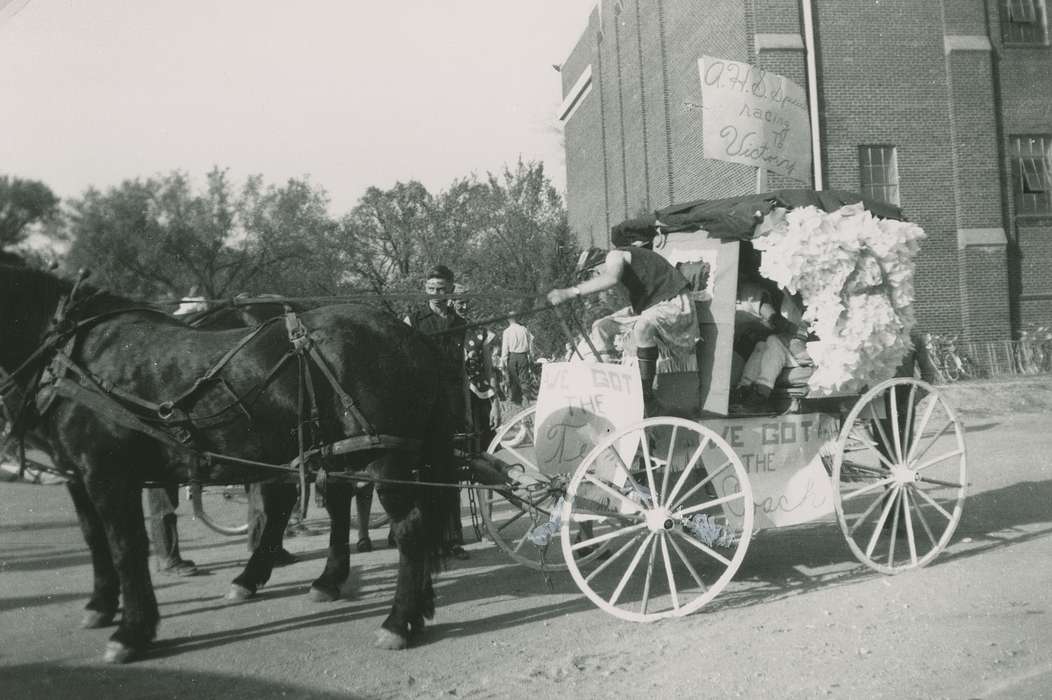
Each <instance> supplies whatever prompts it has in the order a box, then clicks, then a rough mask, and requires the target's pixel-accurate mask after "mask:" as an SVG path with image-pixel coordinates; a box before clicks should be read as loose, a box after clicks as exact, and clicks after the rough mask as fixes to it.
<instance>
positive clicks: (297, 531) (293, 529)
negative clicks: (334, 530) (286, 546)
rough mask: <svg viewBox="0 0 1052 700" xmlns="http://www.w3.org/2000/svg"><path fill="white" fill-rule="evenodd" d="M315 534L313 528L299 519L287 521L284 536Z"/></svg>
mask: <svg viewBox="0 0 1052 700" xmlns="http://www.w3.org/2000/svg"><path fill="white" fill-rule="evenodd" d="M317 534H318V533H317V532H316V531H315V530H314V529H312V528H309V527H307V526H306V525H304V524H303V523H302V522H300V521H297V522H295V523H289V524H288V526H287V527H286V528H285V537H309V536H311V535H317Z"/></svg>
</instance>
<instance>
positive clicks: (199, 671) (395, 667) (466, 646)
mask: <svg viewBox="0 0 1052 700" xmlns="http://www.w3.org/2000/svg"><path fill="white" fill-rule="evenodd" d="M1048 384H1049V383H1048V382H1046V383H1044V384H1041V385H1040V386H1038V388H1037V389H1034V388H1033V387H1032V386H1031V388H1030V389H1027V388H1026V387H1027V386H1029V385H1027V384H1026V383H1021V384H1019V385H1018V386H1009V387H1008V388H1007V389H1006V388H1003V386H1002V387H999V388H996V389H992V388H990V387H989V386H985V387H984V386H979V387H978V388H976V387H965V388H963V389H958V390H956V394H955V396H956V400H957V404H958V405H959V406H960V407H961V409H962V410H963V413H964V418H965V423H966V425H967V427H968V434H967V439H968V449H969V460H968V461H969V475H970V479H971V482H972V489H971V492H970V498H969V500H968V502H967V504H966V506H965V511H964V517H963V520H962V522H961V525H960V527H959V529H958V532H957V535H956V536H955V538H954V541H953V543H952V544H951V546H950V547H949V549H948V550H947V551H946V552H945V553H943V555H942V556H941V557H940V558H939V559H937V560H936V561H935V563H934V564H932V565H931V566H929V567H927V568H924V569H921V570H919V571H914V572H911V573H907V574H904V575H901V576H897V577H890V578H889V577H884V576H881V575H879V574H876V573H873V572H871V571H869V570H868V569H864V568H862V567H861V566H860V565H859V564H857V563H856V562H855V561H854V560H853V559H852V558H851V555H850V552H849V550H848V549H847V547H846V545H845V544H844V543H843V541H842V539H841V535H840V532H839V530H838V529H837V528H836V527H835V526H834V525H832V524H830V525H812V526H804V527H796V528H791V529H786V530H777V531H770V532H765V533H762V534H761V535H760V536H758V537H757V538H756V539H755V541H754V542H753V543H752V545H751V546H750V548H749V553H748V556H747V557H746V560H745V563H744V565H743V566H742V568H741V570H740V571H739V572H738V575H737V577H736V579H735V580H734V581H733V582H732V583H731V584H730V585H729V586H728V588H727V589H726V590H725V591H724V592H723V593H722V594H721V595H720V596H719V597H718V598H717V599H716V600H715V601H713V603H712V604H711V605H710V606H708V607H706V608H705V609H703V610H702V611H701V612H699V613H697V614H695V615H693V616H690V617H688V618H685V619H680V620H673V621H665V622H661V623H657V624H652V625H638V624H632V623H627V622H621V621H619V620H616V619H614V618H612V617H609V616H608V615H606V614H604V613H602V612H600V611H599V610H597V609H595V608H593V607H592V606H591V604H590V603H588V601H587V600H585V599H584V598H583V597H582V596H581V595H580V593H579V592H578V591H577V589H576V588H575V587H574V586H573V583H572V582H571V581H570V579H569V577H568V576H567V575H558V576H555V577H553V579H552V581H551V587H550V588H549V586H548V585H547V584H546V582H545V579H544V577H543V576H541V575H540V574H538V573H536V572H533V571H529V570H526V569H522V568H519V567H516V566H513V565H512V564H510V563H509V562H508V560H507V559H505V558H504V557H503V556H501V555H500V553H499V552H498V551H497V550H496V549H495V548H494V547H493V546H492V545H489V544H488V543H476V544H472V545H470V546H469V547H468V549H469V551H470V552H471V555H472V558H471V559H470V560H468V561H464V562H455V563H453V564H452V565H451V568H450V570H449V571H448V572H446V573H445V574H444V575H443V576H442V577H441V579H440V581H439V585H438V592H439V611H438V615H437V617H436V619H435V620H434V624H433V625H432V626H431V627H429V629H428V631H427V632H426V635H425V638H424V639H423V640H422V643H421V644H420V645H419V646H417V647H415V648H413V649H411V650H409V651H406V652H382V651H377V650H374V649H372V648H371V646H370V645H371V640H372V632H373V630H374V629H375V628H376V627H377V626H378V625H379V623H380V621H381V620H382V619H383V616H384V614H385V611H386V607H387V601H388V599H389V596H390V593H391V589H392V585H393V574H394V569H393V566H392V563H393V553H392V552H391V550H388V549H386V548H382V549H378V550H377V551H375V552H373V553H371V554H368V555H358V556H357V557H356V563H357V564H358V565H359V566H360V587H359V593H358V596H357V597H356V598H354V599H351V600H344V601H339V602H336V603H331V604H317V603H311V602H310V601H308V600H307V598H306V596H305V595H304V594H305V592H306V589H307V586H308V585H309V583H310V581H311V580H312V579H313V578H314V577H315V576H316V575H317V574H318V573H319V572H320V570H321V566H322V560H321V557H322V556H323V551H324V546H325V542H326V537H325V536H324V535H317V536H313V537H299V538H295V539H290V540H288V541H287V545H288V548H289V549H290V550H291V551H293V552H294V553H297V554H299V555H301V556H302V557H303V561H302V562H301V563H299V564H295V565H293V566H290V567H287V568H284V569H278V570H276V572H275V575H274V577H273V579H272V580H271V582H270V584H269V585H268V586H267V587H266V588H264V589H263V591H262V595H261V596H260V597H259V598H258V599H256V600H255V601H252V602H249V603H245V604H242V605H236V606H227V605H224V604H223V603H222V601H221V600H220V596H221V595H222V594H223V593H224V592H225V589H226V586H227V583H228V582H229V580H230V579H231V578H232V577H233V576H234V575H235V574H236V573H237V572H238V571H239V567H240V565H241V564H242V563H243V561H244V558H245V554H246V553H245V551H244V543H243V541H241V540H237V539H230V538H223V537H220V536H218V535H215V534H213V533H211V532H210V531H208V530H206V529H205V528H204V527H202V526H201V525H200V523H196V522H194V521H193V520H192V519H191V518H190V517H189V516H188V515H187V514H186V513H184V514H183V517H182V518H181V519H180V525H181V530H182V534H183V547H184V555H185V556H189V557H191V558H193V559H194V560H196V561H197V562H198V564H200V565H202V566H203V568H204V569H205V571H206V572H207V573H206V575H203V576H198V577H195V578H186V579H172V578H162V577H160V576H159V575H156V576H155V579H154V580H155V584H156V585H157V596H158V599H159V601H160V605H161V614H162V616H163V618H164V620H163V622H162V626H161V630H160V634H159V640H158V642H157V645H156V648H155V649H154V650H153V651H151V653H150V654H149V655H148V656H147V657H146V658H144V659H143V660H141V661H138V662H136V663H133V664H130V665H128V666H125V667H108V666H105V665H103V664H102V663H101V661H100V657H101V652H102V648H103V645H104V643H105V639H106V637H107V636H108V633H106V632H104V631H85V630H79V629H77V623H78V621H79V619H80V617H81V608H82V606H83V604H84V602H85V599H86V593H87V591H88V589H89V587H90V577H91V573H90V566H89V561H88V555H87V552H86V551H85V549H84V545H83V542H82V541H81V539H80V535H79V532H78V530H77V528H76V525H75V521H74V517H73V513H72V508H71V506H70V504H69V501H68V498H67V496H66V494H65V490H64V489H63V488H62V487H56V486H33V485H19V484H0V697H4V698H51V697H107V698H168V697H193V698H211V697H221V698H227V699H232V698H253V699H258V698H270V697H293V698H295V697H305V698H306V697H311V698H318V697H322V698H323V697H344V698H345V697H367V698H381V697H470V698H496V697H513V698H526V697H536V698H539V697H554V696H575V697H584V698H590V697H600V696H610V695H619V696H627V697H645V696H651V697H653V696H660V697H671V696H682V697H692V698H694V697H700V698H727V697H747V698H757V697H776V698H813V697H822V698H824V697H831V698H860V697H866V698H879V697H895V698H903V697H907V698H912V697H918V698H942V697H945V698H973V697H982V698H995V697H1004V698H1028V697H1050V696H1052V624H1050V620H1049V604H1050V599H1049V593H1048V590H1049V582H1050V580H1052V536H1050V535H1052V458H1050V457H1049V455H1050V454H1052V420H1050V416H1052V411H1050V409H1049V408H1048V406H1052V402H1050V403H1047V404H1042V403H1041V402H1040V401H1036V400H1034V399H1032V398H1027V399H1026V400H1025V401H1024V403H1025V404H1026V405H1023V406H1020V405H1017V404H1018V402H1019V401H1021V400H1022V399H1021V398H1020V397H1021V396H1024V395H1026V396H1028V397H1032V396H1033V395H1034V394H1035V391H1036V392H1037V394H1039V395H1052V391H1050V390H1049V386H1048ZM969 392H971V393H969ZM1041 392H1044V394H1041ZM1013 402H1015V403H1013ZM1009 410H1011V411H1015V412H1014V413H1008V412H1007V411H1009ZM1019 411H1027V412H1019ZM384 534H385V533H384V532H381V531H377V532H375V533H374V539H375V540H376V541H377V542H378V543H379V542H383V539H384Z"/></svg>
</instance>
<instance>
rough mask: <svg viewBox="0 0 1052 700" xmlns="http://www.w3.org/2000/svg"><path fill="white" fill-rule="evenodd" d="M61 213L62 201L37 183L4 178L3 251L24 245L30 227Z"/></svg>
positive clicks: (0, 204)
mask: <svg viewBox="0 0 1052 700" xmlns="http://www.w3.org/2000/svg"><path fill="white" fill-rule="evenodd" d="M58 213H59V199H58V197H56V196H55V193H54V192H52V191H51V188H49V187H48V186H47V185H45V184H44V183H42V182H38V181H37V180H23V179H21V178H17V177H8V176H7V175H3V176H0V248H6V247H8V246H13V245H16V244H18V243H21V242H22V241H23V240H24V239H25V237H26V236H27V235H28V234H29V231H30V227H31V226H32V225H33V224H37V223H46V222H48V221H50V220H52V219H54V218H55V217H56V216H57V215H58Z"/></svg>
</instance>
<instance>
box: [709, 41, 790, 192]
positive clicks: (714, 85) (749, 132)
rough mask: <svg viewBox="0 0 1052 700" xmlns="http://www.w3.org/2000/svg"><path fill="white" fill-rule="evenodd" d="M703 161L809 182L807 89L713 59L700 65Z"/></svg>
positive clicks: (743, 65) (758, 70)
mask: <svg viewBox="0 0 1052 700" xmlns="http://www.w3.org/2000/svg"><path fill="white" fill-rule="evenodd" d="M698 72H699V73H700V75H701V101H702V108H703V110H704V111H703V116H702V137H703V139H704V143H705V148H704V156H705V157H706V158H712V159H714V160H725V161H731V162H733V163H744V164H746V165H752V166H754V167H757V168H765V169H766V170H770V171H771V172H773V173H778V174H779V175H785V176H787V177H791V178H795V179H797V180H801V181H806V180H807V178H808V174H809V172H810V169H811V126H810V120H809V119H808V114H807V97H806V95H805V94H804V91H803V88H801V87H800V86H799V85H797V84H796V83H794V82H793V81H791V80H789V79H788V78H785V77H783V76H781V75H778V74H777V73H770V72H768V71H765V70H763V69H762V68H757V67H756V66H753V65H749V64H748V63H739V62H738V61H728V60H726V59H722V58H714V57H712V56H702V57H701V58H699V59H698Z"/></svg>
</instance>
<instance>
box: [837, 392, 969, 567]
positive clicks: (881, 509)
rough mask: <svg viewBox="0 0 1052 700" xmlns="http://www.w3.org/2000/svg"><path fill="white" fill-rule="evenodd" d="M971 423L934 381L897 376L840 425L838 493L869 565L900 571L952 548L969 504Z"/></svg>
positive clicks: (840, 512) (846, 524) (854, 541)
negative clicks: (967, 444) (963, 422)
mask: <svg viewBox="0 0 1052 700" xmlns="http://www.w3.org/2000/svg"><path fill="white" fill-rule="evenodd" d="M965 463H966V460H965V445H964V426H963V425H961V422H960V421H959V420H958V419H957V416H956V415H955V414H954V412H953V409H952V408H951V407H950V405H949V404H948V403H946V400H945V398H943V396H942V394H940V393H939V392H938V391H937V390H936V389H935V388H934V387H933V386H931V385H930V384H926V383H925V382H921V381H917V380H915V379H911V378H902V379H889V380H888V381H885V382H882V383H880V384H878V385H877V386H875V387H874V388H873V389H871V390H870V391H868V392H867V393H866V394H865V395H864V396H863V397H862V398H860V399H859V400H858V403H856V404H855V406H854V408H852V409H851V412H850V413H849V414H848V416H847V418H846V419H845V421H844V425H843V427H842V428H841V431H840V437H839V440H838V442H837V450H836V455H835V458H834V460H833V474H832V477H833V496H834V504H835V507H836V514H837V519H838V520H839V522H840V529H841V530H842V531H843V532H844V536H845V537H846V538H847V543H848V546H849V547H851V551H852V552H853V553H854V555H855V556H856V557H857V558H858V560H859V561H861V562H862V563H863V564H865V565H866V566H868V567H870V568H872V569H875V570H877V571H880V572H883V573H886V574H897V573H900V572H902V571H907V570H909V569H916V568H919V567H921V566H924V565H925V564H927V563H928V562H930V561H931V560H932V559H934V558H935V557H936V556H938V554H939V552H941V551H942V550H943V549H945V548H946V545H947V543H949V541H950V538H951V537H952V536H953V532H954V530H955V529H956V528H957V523H958V522H960V519H961V512H962V510H963V508H964V499H965V486H966V484H967V472H966V466H965Z"/></svg>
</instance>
